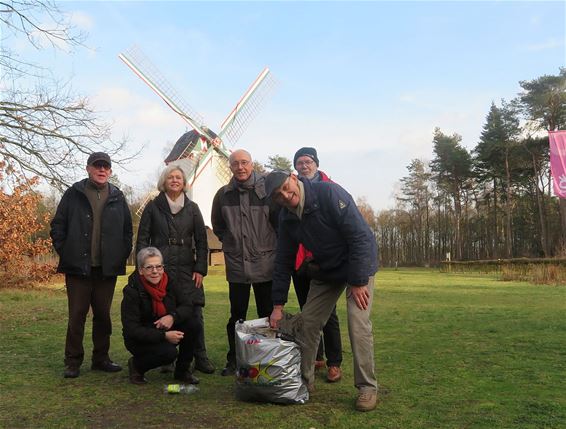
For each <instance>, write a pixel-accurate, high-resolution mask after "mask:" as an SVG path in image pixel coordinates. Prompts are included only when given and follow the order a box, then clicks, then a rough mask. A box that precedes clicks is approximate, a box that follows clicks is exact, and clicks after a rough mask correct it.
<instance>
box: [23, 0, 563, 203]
mask: <svg viewBox="0 0 566 429" xmlns="http://www.w3.org/2000/svg"><path fill="white" fill-rule="evenodd" d="M58 5H59V6H60V8H61V9H62V10H63V11H64V12H65V13H68V14H70V18H71V20H72V22H73V23H74V24H75V26H76V27H77V28H78V29H80V30H82V31H84V32H85V33H87V34H88V37H87V39H86V45H87V48H81V49H74V50H73V52H72V53H68V52H66V51H65V50H60V51H53V50H47V51H43V52H37V51H34V50H32V49H30V48H26V47H24V46H23V45H22V47H21V49H22V50H25V49H29V52H28V51H26V52H24V54H25V55H26V57H27V55H29V57H27V58H30V59H32V60H34V61H39V62H40V63H41V64H42V65H44V66H46V67H48V68H49V69H50V70H51V71H52V72H53V74H55V75H57V76H59V77H61V78H63V79H69V80H70V81H71V82H72V86H73V88H74V90H75V91H77V92H79V93H81V94H83V95H87V96H88V97H89V99H90V101H91V104H92V106H93V107H94V108H95V109H96V110H97V111H98V112H99V116H100V117H101V119H103V120H106V121H111V122H113V124H114V125H113V132H114V138H120V137H122V136H126V137H127V138H128V140H129V146H130V148H131V150H136V149H139V148H141V147H143V151H142V153H141V155H140V157H139V158H138V159H137V160H135V161H133V162H132V163H131V164H129V165H128V167H127V168H128V170H127V171H126V170H123V169H120V168H117V169H115V173H117V175H118V178H119V180H120V181H121V182H122V183H124V184H127V185H129V186H131V187H133V188H134V190H136V191H137V192H140V193H141V192H144V191H145V190H146V189H148V188H151V187H154V186H155V183H156V180H157V175H158V170H159V169H160V168H162V165H163V164H162V160H163V159H164V158H165V156H166V154H167V149H168V148H170V147H171V145H172V144H173V143H174V142H175V141H176V140H177V139H178V138H179V137H180V136H181V135H182V134H183V133H184V132H185V131H188V129H187V126H186V124H185V122H184V121H183V120H182V119H181V118H180V117H178V116H177V115H176V114H175V113H174V112H173V111H171V110H170V109H169V108H168V107H167V106H166V105H165V104H164V103H163V102H162V101H161V99H159V98H158V97H157V96H156V95H155V94H154V93H153V92H152V91H151V90H150V89H149V88H148V87H147V86H145V84H144V83H143V82H142V81H141V80H140V79H139V78H138V77H137V76H136V75H134V74H133V73H132V72H131V71H130V70H129V69H128V68H127V67H126V66H125V65H124V64H123V63H122V62H121V61H120V60H119V59H118V54H119V53H120V52H122V51H124V50H126V49H128V48H129V47H130V46H132V45H134V44H135V45H137V46H139V47H140V48H141V49H142V50H143V51H144V52H145V54H146V55H147V56H148V57H150V58H151V60H152V61H153V63H154V64H155V65H156V66H157V67H158V68H159V69H160V70H161V72H162V73H163V74H164V75H165V76H166V77H167V79H168V80H169V81H170V83H171V84H172V85H173V87H175V88H176V89H177V91H178V92H179V93H180V94H181V95H182V96H183V98H184V99H185V100H187V101H188V102H189V104H190V105H191V106H192V107H193V108H194V109H195V110H196V111H198V112H199V113H200V114H201V115H202V116H203V117H204V118H205V119H206V124H207V125H208V126H209V127H210V128H211V129H212V130H217V129H218V128H219V125H220V123H221V122H222V120H223V119H224V118H225V116H226V115H227V114H228V113H229V112H230V111H231V109H232V108H233V107H234V105H235V103H236V102H237V101H238V100H239V99H240V97H241V95H242V94H243V93H244V91H245V90H246V89H247V88H248V86H249V85H250V84H251V82H252V81H253V80H254V79H255V77H256V76H257V75H258V73H259V72H260V71H261V70H262V69H263V67H265V66H269V67H270V69H271V71H272V73H273V75H274V77H275V78H276V80H277V83H278V85H277V89H276V91H275V92H274V93H273V95H272V96H271V97H270V98H269V100H268V101H267V102H266V103H265V106H264V107H263V109H262V111H261V112H260V113H259V115H258V116H257V118H256V119H255V120H254V122H253V123H252V124H251V125H250V127H249V128H248V130H247V131H246V133H245V134H244V135H243V136H242V138H241V139H240V140H239V142H238V143H236V145H235V146H232V147H230V148H232V149H235V148H245V149H247V150H248V151H249V152H250V153H251V154H252V156H253V157H254V159H255V160H258V161H261V162H263V163H265V162H267V159H268V157H269V156H273V155H276V154H278V155H281V156H285V157H287V158H289V159H292V157H293V155H294V153H295V151H296V150H297V149H299V148H300V147H303V146H312V147H315V148H316V149H317V151H318V155H319V159H320V169H321V170H323V171H325V172H326V173H328V174H329V175H330V176H331V177H332V179H333V180H334V181H336V182H338V183H339V184H341V185H342V186H343V187H344V188H346V189H347V190H348V191H349V192H350V193H351V194H352V195H353V196H354V198H359V197H364V198H366V200H367V202H368V203H369V204H370V205H371V206H372V207H373V208H374V209H375V210H376V211H379V210H383V209H388V208H392V207H393V206H394V204H395V199H394V194H395V191H396V190H397V189H398V183H399V180H400V179H401V178H402V177H403V176H405V175H407V169H406V167H407V165H409V164H410V162H411V160H412V159H415V158H420V159H423V160H430V159H432V157H433V153H432V137H433V132H434V129H435V127H439V128H440V129H441V130H442V131H443V132H444V133H447V134H452V133H458V134H459V135H461V136H462V144H463V145H464V146H465V147H466V148H468V149H470V150H471V149H473V148H474V147H475V145H476V144H477V142H478V139H479V136H480V133H481V129H482V126H483V125H484V122H485V117H486V115H487V113H488V111H489V108H490V105H491V103H492V102H495V103H497V104H499V103H500V102H501V100H502V99H505V100H511V99H512V98H514V97H516V96H517V94H518V93H519V92H520V90H521V88H520V85H519V81H523V80H533V79H536V78H537V77H540V76H542V75H545V74H546V75H556V74H558V72H559V68H560V67H564V66H566V46H565V39H566V2H538V1H537V2H529V1H521V2H507V1H497V2H491V1H484V2H456V1H452V2H449V1H438V2H430V1H418V2H405V1H400V2H382V1H375V2H237V1H232V2H206V3H204V2H187V1H176V2H162V1H144V2H133V1H120V2H110V1H105V2H98V1H97V2H94V1H80V2H68V1H65V2H58Z"/></svg>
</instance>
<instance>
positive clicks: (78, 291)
mask: <svg viewBox="0 0 566 429" xmlns="http://www.w3.org/2000/svg"><path fill="white" fill-rule="evenodd" d="M86 170H87V173H88V179H84V180H82V181H80V182H77V183H75V184H74V185H73V186H71V187H70V188H69V189H67V191H66V192H65V193H64V194H63V197H62V198H61V201H60V202H59V205H58V207H57V212H56V214H55V217H54V218H53V220H52V221H51V233H50V235H51V240H52V242H53V247H54V248H55V250H56V251H57V253H58V254H59V267H58V269H57V270H58V272H60V273H65V286H66V289H67V298H68V303H69V322H68V325H67V339H66V343H65V372H64V374H63V376H64V377H65V378H76V377H78V376H79V374H80V366H81V364H82V363H83V359H84V349H83V337H84V327H85V321H86V316H87V313H88V310H89V308H90V307H92V313H93V319H92V341H93V344H94V348H93V351H92V366H91V368H92V369H93V370H99V371H104V372H117V371H120V370H121V369H122V368H121V367H120V366H119V365H118V364H116V363H114V362H112V361H111V360H110V357H109V355H108V351H109V348H110V335H111V333H112V321H111V319H110V306H111V304H112V297H113V296H114V287H115V286H116V277H117V276H119V275H121V274H124V273H125V272H126V260H127V258H128V256H129V254H130V252H131V250H132V218H131V216H130V210H129V209H128V204H127V203H126V199H125V198H124V194H123V193H122V192H121V191H120V190H119V189H118V188H117V187H116V186H114V185H112V184H110V183H108V179H109V177H110V175H111V174H112V162H111V160H110V157H109V156H108V154H106V153H103V152H95V153H93V154H91V155H90V156H89V158H88V161H87V167H86Z"/></svg>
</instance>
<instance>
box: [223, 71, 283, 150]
mask: <svg viewBox="0 0 566 429" xmlns="http://www.w3.org/2000/svg"><path fill="white" fill-rule="evenodd" d="M276 85H277V81H276V80H275V79H274V78H273V74H272V73H271V71H270V70H269V68H267V67H266V68H264V69H263V70H262V71H261V73H260V74H259V76H258V77H257V78H256V80H255V81H254V82H253V83H252V84H251V85H250V87H249V88H248V90H247V91H246V92H245V94H244V95H243V96H242V98H241V99H240V101H238V103H237V104H236V107H234V109H232V111H231V112H230V114H229V115H228V116H227V117H226V119H224V122H222V125H221V126H220V133H218V137H220V138H224V136H226V139H227V140H228V141H229V142H231V143H232V144H234V143H235V142H236V141H238V139H239V138H240V136H241V135H242V134H243V133H244V131H245V130H246V129H247V127H248V125H249V124H250V122H251V121H252V119H254V118H255V117H256V116H257V114H258V113H259V111H260V110H261V108H262V107H263V104H264V103H265V101H266V99H267V98H268V96H269V95H270V94H271V93H272V92H273V90H274V89H275V87H276Z"/></svg>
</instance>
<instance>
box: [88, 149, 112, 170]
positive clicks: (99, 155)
mask: <svg viewBox="0 0 566 429" xmlns="http://www.w3.org/2000/svg"><path fill="white" fill-rule="evenodd" d="M97 161H104V162H105V163H107V164H108V165H109V166H110V167H112V161H110V156H109V155H108V154H107V153H104V152H94V153H91V154H90V156H89V157H88V160H87V162H86V165H93V164H94V163H95V162H97Z"/></svg>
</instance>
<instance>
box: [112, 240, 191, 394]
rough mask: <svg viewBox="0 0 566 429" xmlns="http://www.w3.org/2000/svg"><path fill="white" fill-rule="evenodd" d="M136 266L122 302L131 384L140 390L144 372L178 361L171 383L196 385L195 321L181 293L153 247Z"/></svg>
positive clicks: (184, 293) (186, 297)
mask: <svg viewBox="0 0 566 429" xmlns="http://www.w3.org/2000/svg"><path fill="white" fill-rule="evenodd" d="M137 266H138V270H137V271H135V272H134V273H132V274H131V275H130V277H129V279H128V284H127V285H126V287H125V288H124V298H123V300H122V327H123V328H122V332H123V335H124V343H125V345H126V349H128V351H129V352H130V353H132V355H133V357H131V358H130V359H129V360H128V369H129V377H130V382H132V383H134V384H145V383H147V379H146V378H145V376H144V374H145V373H146V372H147V371H149V370H150V369H152V368H157V367H160V366H163V365H169V364H171V363H173V361H175V359H177V361H176V364H175V372H174V377H175V379H176V380H179V381H182V382H185V383H191V384H197V383H198V382H199V381H198V379H197V378H196V377H194V376H193V375H192V374H191V373H190V372H189V364H190V362H191V360H192V359H193V353H194V339H195V335H194V332H195V329H196V327H195V326H194V325H195V320H196V318H195V317H194V308H193V303H192V300H191V299H190V297H189V295H188V293H187V291H186V288H181V287H178V286H177V285H176V284H175V283H174V282H173V281H171V280H170V279H169V278H168V277H167V274H166V273H165V271H164V266H163V257H162V255H161V252H160V251H159V250H158V249H157V248H155V247H146V248H144V249H141V250H140V251H139V252H138V255H137ZM177 346H179V351H178V352H177Z"/></svg>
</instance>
